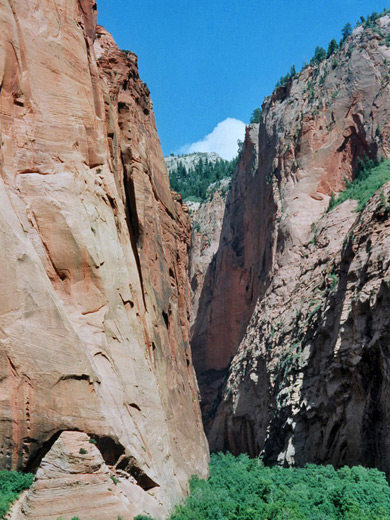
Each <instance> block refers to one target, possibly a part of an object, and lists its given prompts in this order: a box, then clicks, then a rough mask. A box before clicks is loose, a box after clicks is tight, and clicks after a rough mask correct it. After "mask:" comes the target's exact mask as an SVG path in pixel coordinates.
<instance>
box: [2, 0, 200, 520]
mask: <svg viewBox="0 0 390 520" xmlns="http://www.w3.org/2000/svg"><path fill="white" fill-rule="evenodd" d="M0 13H1V17H0V19H1V29H2V30H1V33H0V35H1V36H0V41H1V45H0V85H1V87H0V88H1V90H0V129H1V149H0V198H1V204H0V243H1V247H0V255H1V265H2V270H1V276H0V280H1V294H2V297H1V303H0V357H1V364H0V389H1V392H0V395H1V400H0V413H1V417H2V421H1V425H0V467H1V468H2V469H11V468H14V469H22V468H26V469H29V470H31V469H35V468H37V466H39V464H40V461H41V459H42V457H44V455H45V454H46V453H47V452H48V450H49V449H50V448H51V446H52V445H53V444H54V442H55V440H56V439H57V438H58V436H59V435H60V433H61V432H63V431H67V430H70V431H79V432H85V433H87V434H89V435H90V436H92V437H93V438H94V439H95V440H96V442H97V449H98V450H99V451H100V453H101V455H102V457H103V460H104V461H105V463H106V464H108V465H110V466H115V465H116V467H117V468H118V469H120V470H122V471H124V472H126V473H127V474H128V475H129V476H131V477H132V479H130V480H129V481H128V486H130V487H131V488H132V490H131V491H130V490H129V489H128V491H124V493H125V495H126V496H127V499H128V512H127V513H126V514H123V511H122V505H121V506H120V509H118V510H117V509H116V508H115V507H114V506H113V507H112V509H111V510H110V513H109V514H108V512H107V513H104V514H103V512H102V515H101V516H100V517H99V518H101V519H104V518H107V519H108V518H110V519H111V518H116V516H117V515H121V516H122V517H123V518H132V516H133V514H134V513H135V512H138V513H141V512H142V511H145V510H146V509H144V504H146V503H149V504H150V503H151V502H152V503H153V507H152V506H150V507H151V508H152V509H153V511H154V514H155V516H158V517H162V516H164V514H165V513H166V511H167V510H168V509H170V508H171V507H172V505H173V504H174V503H175V502H177V500H178V499H179V498H180V497H182V496H183V494H184V493H185V492H186V489H187V481H188V478H189V476H190V475H192V474H193V473H198V474H199V475H203V476H204V475H205V474H206V472H207V460H208V455H207V445H206V441H205V439H204V434H203V429H202V424H201V419H200V412H199V407H198V400H197V393H198V391H197V383H196V380H195V378H194V372H193V368H192V362H191V353H190V349H189V338H188V335H189V300H190V297H189V282H188V275H187V268H188V246H189V216H188V212H187V210H186V208H185V207H183V206H182V204H181V201H180V199H179V197H176V196H174V197H172V195H171V193H170V190H169V183H168V176H167V172H166V167H165V164H164V160H163V156H162V152H161V148H160V143H159V139H158V136H157V132H156V126H155V121H154V116H153V112H152V103H151V100H150V97H149V91H148V89H147V87H146V85H145V84H144V83H142V81H141V80H140V79H139V76H138V70H137V58H136V56H135V55H134V54H132V53H129V52H122V51H120V50H119V49H118V48H117V46H116V45H115V43H114V42H113V40H112V38H111V36H110V35H109V34H108V33H107V32H106V31H105V30H104V29H102V28H97V29H96V4H95V2H94V1H93V0H79V1H77V0H70V1H69V0H67V1H65V0H59V1H57V2H56V3H55V4H53V3H52V2H49V1H48V0H40V1H38V0H31V1H28V2H26V1H25V0H13V1H12V2H10V1H5V2H2V3H1V5H0ZM64 492H66V490H65V491H64ZM134 496H136V497H137V499H136V500H135V499H134ZM56 498H58V497H53V501H52V502H50V503H49V502H47V501H46V504H45V505H46V511H47V514H46V515H45V517H46V516H47V517H48V518H49V516H50V515H49V512H51V513H52V514H53V515H56V517H57V516H59V515H60V514H61V511H60V510H59V509H58V507H59V506H58V504H59V503H63V500H64V497H62V498H61V500H62V502H61V500H60V502H57V501H56ZM92 499H93V497H92V498H91V500H92ZM45 500H46V499H45ZM88 500H89V499H88ZM88 500H87V499H85V502H84V508H85V511H87V510H88V509H89V508H90V506H91V503H90V501H88ZM114 501H115V500H114ZM76 509H77V508H76ZM76 509H75V511H76ZM25 511H26V518H31V519H33V518H39V519H41V513H40V512H39V511H40V510H39V507H37V509H36V510H34V508H30V509H28V510H27V509H26V510H25ZM27 511H28V512H27ZM51 513H50V514H51ZM72 514H73V513H72V511H71V508H70V509H69V515H70V516H72ZM77 514H80V516H81V513H80V510H79V509H77ZM83 517H85V518H86V516H85V515H83Z"/></svg>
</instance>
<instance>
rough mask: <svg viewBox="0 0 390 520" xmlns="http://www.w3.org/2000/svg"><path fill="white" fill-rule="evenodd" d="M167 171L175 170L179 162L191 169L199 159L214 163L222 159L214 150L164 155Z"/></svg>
mask: <svg viewBox="0 0 390 520" xmlns="http://www.w3.org/2000/svg"><path fill="white" fill-rule="evenodd" d="M164 160H165V164H166V165H167V169H168V172H169V173H170V172H172V171H173V170H175V169H176V168H177V167H178V165H179V164H181V165H182V166H184V167H185V168H186V170H190V169H193V168H194V167H195V166H196V165H197V164H198V163H199V161H206V160H207V161H208V162H209V163H210V164H215V163H216V162H218V161H224V162H225V159H222V157H220V156H219V155H218V154H217V153H216V152H193V153H190V154H183V155H169V156H167V157H164Z"/></svg>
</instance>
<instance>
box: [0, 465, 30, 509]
mask: <svg viewBox="0 0 390 520" xmlns="http://www.w3.org/2000/svg"><path fill="white" fill-rule="evenodd" d="M33 479H34V475H32V474H31V473H19V472H17V471H0V518H3V517H4V515H5V514H6V513H7V511H8V510H9V508H10V506H11V504H12V502H14V501H15V500H16V498H17V497H18V496H19V494H20V493H21V492H22V491H24V490H25V489H27V488H29V487H30V486H31V484H32V481H33Z"/></svg>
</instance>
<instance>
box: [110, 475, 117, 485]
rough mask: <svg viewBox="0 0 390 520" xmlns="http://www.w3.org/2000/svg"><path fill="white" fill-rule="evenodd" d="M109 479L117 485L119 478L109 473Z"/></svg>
mask: <svg viewBox="0 0 390 520" xmlns="http://www.w3.org/2000/svg"><path fill="white" fill-rule="evenodd" d="M110 479H111V480H112V481H113V483H114V484H115V485H117V484H118V483H119V480H118V479H117V478H116V476H115V475H110Z"/></svg>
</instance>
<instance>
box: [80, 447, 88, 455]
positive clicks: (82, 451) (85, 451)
mask: <svg viewBox="0 0 390 520" xmlns="http://www.w3.org/2000/svg"><path fill="white" fill-rule="evenodd" d="M79 453H80V455H86V454H87V453H88V451H87V450H86V449H84V448H80V451H79Z"/></svg>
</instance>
